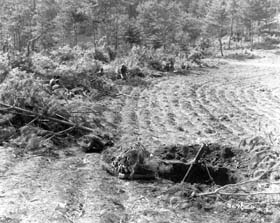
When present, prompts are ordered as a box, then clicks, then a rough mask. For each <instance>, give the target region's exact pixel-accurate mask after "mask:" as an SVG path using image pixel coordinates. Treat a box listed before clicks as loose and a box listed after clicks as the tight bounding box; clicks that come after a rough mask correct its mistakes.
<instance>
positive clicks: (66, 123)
mask: <svg viewBox="0 0 280 223" xmlns="http://www.w3.org/2000/svg"><path fill="white" fill-rule="evenodd" d="M1 106H2V107H5V108H7V110H5V111H9V110H13V111H16V112H19V113H23V114H26V115H28V116H34V117H38V118H42V119H46V120H49V121H53V122H57V123H60V124H64V125H67V126H69V127H73V128H77V129H80V130H84V131H88V132H92V133H94V132H96V131H95V130H94V129H92V128H88V127H85V126H81V125H77V124H76V123H73V122H69V121H66V120H61V119H57V118H53V117H50V116H47V115H44V114H40V113H36V112H33V111H30V110H27V109H23V108H20V107H16V106H14V105H8V104H5V103H1V102H0V107H1ZM95 138H96V139H98V140H100V141H102V139H101V138H100V137H99V136H95Z"/></svg>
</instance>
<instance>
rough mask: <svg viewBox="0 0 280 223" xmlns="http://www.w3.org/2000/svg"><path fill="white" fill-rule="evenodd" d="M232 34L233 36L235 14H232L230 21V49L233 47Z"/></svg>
mask: <svg viewBox="0 0 280 223" xmlns="http://www.w3.org/2000/svg"><path fill="white" fill-rule="evenodd" d="M232 36H233V15H232V17H231V21H230V35H229V40H228V49H230V47H231V39H232Z"/></svg>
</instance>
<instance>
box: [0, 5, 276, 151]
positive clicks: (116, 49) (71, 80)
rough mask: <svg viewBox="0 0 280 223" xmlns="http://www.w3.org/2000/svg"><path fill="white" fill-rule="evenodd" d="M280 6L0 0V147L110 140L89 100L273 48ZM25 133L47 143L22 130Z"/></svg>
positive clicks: (112, 128) (106, 127)
mask: <svg viewBox="0 0 280 223" xmlns="http://www.w3.org/2000/svg"><path fill="white" fill-rule="evenodd" d="M279 6H280V3H279V0H245V1H243V0H228V1H225V0H223V1H220V0H173V1H169V0H157V1H153V0H133V1H125V0H102V1H101V0H100V1H97V0H80V1H75V0H59V1H58V0H26V1H21V0H0V10H1V11H0V52H1V53H0V81H1V87H0V100H1V102H0V106H1V107H3V108H4V109H3V110H1V114H2V113H3V117H2V116H1V120H2V122H1V125H2V127H4V129H5V130H3V131H4V132H2V133H1V134H0V136H1V138H2V141H9V140H10V139H12V142H13V143H15V144H16V145H17V146H19V147H20V148H27V147H29V143H31V144H33V141H34V140H33V139H34V138H35V139H36V140H37V143H36V146H37V147H43V148H45V147H46V145H45V143H46V142H50V145H53V143H56V144H57V145H61V143H60V140H61V139H62V138H64V137H66V138H67V139H69V136H71V137H72V139H73V138H74V141H75V140H76V138H79V137H81V136H83V135H85V134H87V133H88V132H94V134H95V135H94V137H93V139H92V140H93V142H94V143H95V142H96V141H95V140H96V135H99V133H100V132H111V133H112V132H114V131H115V133H116V132H118V131H117V128H118V125H119V124H120V121H121V120H118V119H116V120H114V122H115V123H114V125H113V126H112V125H108V123H107V121H108V120H106V118H104V117H103V118H102V117H101V115H100V114H101V113H102V112H104V111H105V110H106V106H103V105H102V106H103V107H102V109H101V110H102V112H98V111H96V110H100V108H95V107H96V104H97V101H99V102H100V101H102V100H101V99H104V98H105V99H106V100H107V101H108V100H109V101H110V98H116V97H119V96H121V95H122V94H123V89H125V87H123V86H130V87H140V88H145V87H147V86H148V85H149V84H150V80H151V79H152V78H157V77H162V76H164V75H166V74H168V73H170V72H174V73H179V74H183V75H186V74H188V72H189V70H190V69H192V67H199V68H201V67H209V65H208V64H207V63H204V62H203V61H202V60H201V59H202V58H203V57H207V56H210V55H212V56H217V55H218V54H220V55H221V56H223V55H224V50H226V49H236V48H238V49H240V48H241V49H243V48H244V47H247V48H248V47H250V48H253V47H257V46H258V45H259V44H265V45H262V46H273V45H275V44H279V43H280V39H279V34H280V31H279V30H280V29H279V12H278V11H279ZM273 47H274V46H273ZM246 52H247V51H246ZM233 56H234V57H236V56H237V57H238V56H241V57H242V58H244V57H243V56H244V55H237V54H234V55H233ZM246 57H247V58H250V57H253V55H249V56H248V55H246ZM246 57H245V58H246ZM108 98H109V99H108ZM106 100H105V102H101V104H102V103H103V104H106ZM11 111H12V112H11ZM46 120H47V122H46ZM30 126H33V127H34V126H36V128H37V127H38V128H39V129H43V130H46V131H47V133H46V134H47V136H45V135H44V136H43V137H42V136H40V134H39V136H38V134H37V133H36V134H34V131H33V130H32V128H31V130H30V131H29V133H28V134H26V133H23V132H22V129H24V128H25V127H28V128H29V127H30ZM116 134H118V133H116ZM36 137H37V138H36ZM38 137H39V138H38ZM71 137H70V138H71ZM114 137H115V138H117V137H119V135H118V136H116V135H114ZM114 137H113V136H111V137H110V138H114ZM101 138H102V137H101ZM101 138H100V137H99V138H98V140H99V141H100V140H102V139H101ZM105 138H106V137H105ZM13 139H15V140H13ZM106 140H107V139H106ZM106 140H105V141H106ZM102 143H103V142H102ZM102 143H101V144H102ZM105 144H106V143H104V145H105ZM98 145H99V146H100V144H98ZM31 147H34V145H32V146H31ZM50 147H52V146H50ZM47 148H49V146H47ZM102 148H103V147H102Z"/></svg>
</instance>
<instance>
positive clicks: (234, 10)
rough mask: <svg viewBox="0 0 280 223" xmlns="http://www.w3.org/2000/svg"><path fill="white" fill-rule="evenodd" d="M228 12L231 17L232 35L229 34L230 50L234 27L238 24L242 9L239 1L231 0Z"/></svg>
mask: <svg viewBox="0 0 280 223" xmlns="http://www.w3.org/2000/svg"><path fill="white" fill-rule="evenodd" d="M228 8H229V9H228V12H229V16H230V33H229V40H228V48H229V49H230V47H231V40H232V37H233V33H234V31H233V27H234V24H235V23H236V20H237V16H238V11H239V9H240V6H239V4H238V0H231V1H230V2H229V4H228Z"/></svg>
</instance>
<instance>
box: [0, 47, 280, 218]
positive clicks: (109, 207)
mask: <svg viewBox="0 0 280 223" xmlns="http://www.w3.org/2000/svg"><path fill="white" fill-rule="evenodd" d="M266 55H267V57H266V58H263V59H258V60H252V61H249V62H247V61H246V62H231V63H229V64H226V65H223V66H222V67H220V68H219V69H210V70H209V71H205V70H204V71H203V70H202V71H196V72H194V73H193V74H189V75H184V76H178V75H177V76H176V75H174V76H173V75H172V76H169V77H165V78H161V79H157V80H155V81H154V82H153V84H152V85H151V86H150V87H149V88H147V89H145V90H143V89H140V88H131V87H127V88H126V89H124V92H123V93H124V94H125V95H128V96H127V97H125V98H123V99H121V100H119V101H115V102H114V103H115V104H117V106H118V109H120V110H121V117H119V115H118V114H117V113H114V112H109V113H108V114H106V117H107V118H108V120H110V122H112V123H114V124H119V126H120V128H119V131H120V135H121V138H120V141H119V143H120V144H126V143H129V142H133V141H134V140H136V139H137V140H138V139H141V140H142V142H143V144H144V145H145V146H147V148H149V149H150V150H151V151H154V150H155V149H157V148H158V147H159V145H164V144H166V145H169V144H191V143H197V142H202V141H204V142H205V141H209V142H223V143H227V144H234V145H236V144H238V143H239V141H240V139H242V138H245V137H248V136H253V135H257V133H258V132H262V133H264V132H266V133H269V132H271V131H273V132H274V133H276V134H278V133H279V131H280V129H279V127H278V126H280V117H279V116H280V115H279V114H280V87H279V86H280V75H279V72H280V67H279V66H278V65H277V64H280V63H277V62H280V59H279V58H278V57H279V56H278V57H277V56H276V55H275V54H273V53H269V54H266ZM262 62H263V63H262ZM267 64H272V66H268V65H267ZM195 73H198V74H199V75H197V74H195ZM99 159H100V156H99V155H95V154H84V153H82V152H81V151H79V150H78V149H77V148H71V149H70V148H66V149H65V150H63V151H59V152H58V156H57V157H56V158H54V157H52V158H51V157H47V156H46V157H42V156H34V155H26V156H25V157H15V156H13V150H12V149H10V148H1V149H0V222H1V223H2V222H3V223H6V222H9V223H18V222H26V223H27V222H44V223H45V222H77V223H87V222H139V223H140V222H141V223H142V222H172V223H174V222H205V221H204V220H203V214H202V215H201V216H194V215H193V214H192V211H191V209H190V207H187V206H184V207H183V206H180V203H178V202H176V201H173V200H172V199H171V200H170V197H168V195H165V194H163V193H161V191H162V190H164V188H167V187H169V186H170V183H169V182H150V183H145V184H143V183H140V182H126V181H121V180H119V179H116V178H114V177H111V176H108V175H107V174H106V173H105V172H104V171H103V170H102V169H101V167H100V165H99ZM159 188H161V190H159ZM186 210H189V211H186ZM186 219H188V220H186ZM207 221H208V222H229V218H227V217H224V218H220V219H219V220H217V218H215V217H214V216H213V219H212V218H210V219H209V215H208V219H207Z"/></svg>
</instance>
